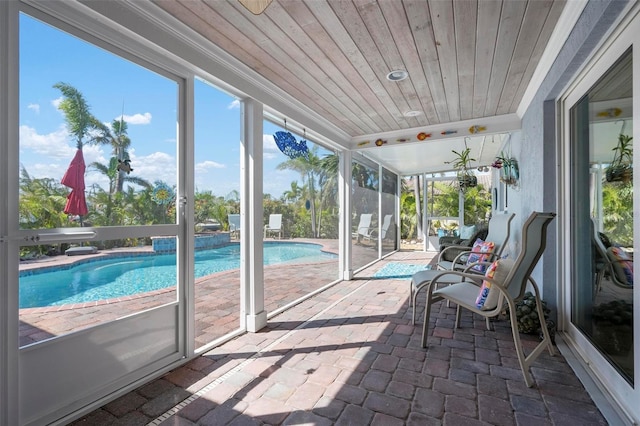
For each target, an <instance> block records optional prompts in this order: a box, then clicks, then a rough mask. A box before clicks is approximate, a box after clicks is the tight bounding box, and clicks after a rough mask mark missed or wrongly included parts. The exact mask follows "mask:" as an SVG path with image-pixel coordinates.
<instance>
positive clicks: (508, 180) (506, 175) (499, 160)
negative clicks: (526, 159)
mask: <svg viewBox="0 0 640 426" xmlns="http://www.w3.org/2000/svg"><path fill="white" fill-rule="evenodd" d="M491 167H493V168H494V169H500V181H501V182H503V183H505V184H507V185H509V186H517V185H518V180H520V168H519V166H518V160H516V159H515V158H513V157H511V156H508V155H505V153H504V152H501V153H500V155H499V156H497V157H496V159H495V160H494V162H493V163H492V164H491Z"/></svg>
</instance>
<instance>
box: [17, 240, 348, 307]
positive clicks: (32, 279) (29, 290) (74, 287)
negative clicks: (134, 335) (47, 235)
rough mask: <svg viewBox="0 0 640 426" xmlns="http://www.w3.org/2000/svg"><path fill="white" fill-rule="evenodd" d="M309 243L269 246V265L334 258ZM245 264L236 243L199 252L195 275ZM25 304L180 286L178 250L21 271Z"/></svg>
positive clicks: (77, 300) (80, 300) (76, 300)
mask: <svg viewBox="0 0 640 426" xmlns="http://www.w3.org/2000/svg"><path fill="white" fill-rule="evenodd" d="M321 248H322V246H320V245H318V244H310V243H272V242H268V243H265V244H264V264H265V265H274V264H278V263H307V262H319V261H323V260H329V259H335V258H337V255H335V254H333V253H327V252H323V251H321ZM239 267H240V246H239V245H238V244H231V245H227V246H224V247H219V248H215V249H210V250H202V251H197V252H196V254H195V277H196V278H200V277H204V276H207V275H211V274H213V273H216V272H222V271H228V270H232V269H238V268H239ZM20 275H21V276H20V291H19V293H20V295H19V297H20V308H21V309H23V308H34V307H41V306H59V305H66V304H71V303H84V302H92V301H96V300H103V299H111V298H116V297H123V296H130V295H133V294H138V293H145V292H148V291H153V290H160V289H163V288H167V287H172V286H175V284H176V255H175V254H161V255H160V254H137V255H126V256H117V257H109V258H97V259H91V260H90V261H86V262H83V261H80V262H78V263H76V264H73V265H69V266H59V267H56V268H54V269H52V268H42V269H39V270H38V269H36V270H31V271H21V273H20Z"/></svg>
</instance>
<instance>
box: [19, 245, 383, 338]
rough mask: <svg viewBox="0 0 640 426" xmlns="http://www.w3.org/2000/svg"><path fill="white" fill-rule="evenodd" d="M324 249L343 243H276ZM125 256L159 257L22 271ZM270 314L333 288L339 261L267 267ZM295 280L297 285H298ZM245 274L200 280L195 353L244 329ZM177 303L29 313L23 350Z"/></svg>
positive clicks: (364, 255) (161, 293) (153, 300)
mask: <svg viewBox="0 0 640 426" xmlns="http://www.w3.org/2000/svg"><path fill="white" fill-rule="evenodd" d="M268 241H281V242H296V243H299V242H306V243H314V244H320V245H322V246H323V250H325V251H328V252H331V253H336V254H337V253H338V241H337V240H308V239H295V240H272V239H268ZM123 253H153V251H152V250H151V248H150V247H148V246H147V247H133V248H124V249H112V250H103V251H100V252H99V253H97V254H93V255H85V256H55V257H51V258H45V259H41V260H38V261H26V262H21V265H20V269H21V270H29V269H34V268H42V267H43V266H60V265H68V264H72V263H74V262H79V261H87V260H91V259H100V258H104V257H109V256H112V255H114V254H115V255H122V254H123ZM373 253H374V251H373V248H372V247H370V246H366V245H354V247H353V255H354V262H355V264H357V265H364V264H366V263H368V262H369V259H370V260H373V256H374V254H373ZM264 271H265V272H264V277H265V309H266V310H267V312H274V311H276V310H278V309H281V308H283V307H284V306H287V305H289V304H291V303H293V302H295V301H296V300H298V299H300V298H302V297H304V296H306V295H308V294H310V293H312V292H314V291H316V290H318V289H320V288H322V287H324V286H326V285H327V284H329V283H332V282H334V281H336V280H337V278H338V259H331V260H327V261H323V262H316V263H305V264H287V265H286V267H283V266H282V265H270V266H265V269H264ZM292 278H293V279H292ZM239 283H240V271H239V270H231V271H224V272H219V273H216V274H212V275H209V276H206V277H201V278H197V279H196V280H195V292H196V295H195V300H196V312H195V315H196V318H195V320H196V321H195V331H196V333H195V334H196V342H195V347H196V348H199V347H201V346H203V345H206V344H207V343H209V342H212V341H214V340H216V339H218V338H221V337H222V336H224V335H226V334H228V333H230V332H232V331H234V330H237V329H239V328H240V318H239V312H240V285H239ZM175 299H176V292H175V289H174V288H169V289H162V290H155V291H152V292H147V293H141V294H136V295H132V296H125V297H119V298H115V299H108V300H100V301H95V302H85V303H78V304H68V305H61V306H51V307H41V308H26V309H21V310H20V329H19V338H20V345H21V346H25V345H29V344H32V343H36V342H39V341H42V340H46V339H49V338H52V337H55V336H59V335H63V334H67V333H70V332H73V331H76V330H80V329H83V328H86V327H90V326H92V325H96V324H100V323H103V322H107V321H112V320H115V319H117V318H122V317H124V316H127V315H131V314H133V313H136V312H141V311H144V310H147V309H150V308H153V307H156V306H161V305H163V304H166V303H171V302H173V301H175Z"/></svg>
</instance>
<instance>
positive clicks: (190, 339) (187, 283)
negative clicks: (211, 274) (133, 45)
mask: <svg viewBox="0 0 640 426" xmlns="http://www.w3.org/2000/svg"><path fill="white" fill-rule="evenodd" d="M181 86H182V92H181V93H182V96H181V97H180V99H181V103H182V105H180V107H179V108H178V110H179V111H182V112H183V113H181V117H180V119H179V123H180V125H179V128H178V132H179V133H178V137H179V138H181V140H182V141H183V142H182V143H179V144H178V147H179V149H178V170H181V171H182V172H181V173H180V175H179V176H178V195H179V200H180V202H179V203H178V204H177V205H178V214H179V215H180V216H179V217H178V218H177V220H178V222H177V223H179V224H180V231H179V234H178V246H177V252H176V253H179V254H180V256H182V259H181V261H180V262H179V263H178V274H179V275H178V276H180V277H182V280H181V282H179V285H180V287H179V288H178V295H179V298H180V300H181V301H184V306H185V309H184V311H183V312H182V318H181V323H180V325H181V328H182V330H184V333H180V336H182V339H184V341H183V342H181V343H182V346H184V348H185V352H186V354H187V355H192V354H193V353H194V352H195V349H196V348H195V339H196V327H195V306H196V303H195V265H194V261H193V260H192V259H194V258H195V235H194V226H193V222H194V207H195V204H194V194H195V187H194V183H193V179H187V176H193V175H194V161H193V158H195V147H194V139H195V138H194V119H193V117H194V115H195V111H194V105H195V103H194V97H195V93H194V92H195V84H194V79H193V78H188V79H186V80H185V84H183V85H181ZM179 259H180V258H179Z"/></svg>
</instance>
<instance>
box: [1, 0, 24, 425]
mask: <svg viewBox="0 0 640 426" xmlns="http://www.w3.org/2000/svg"><path fill="white" fill-rule="evenodd" d="M18 8H19V3H18V2H0V63H2V64H3V65H2V66H1V67H0V93H2V94H3V95H2V96H0V283H2V285H0V425H17V424H19V423H20V419H19V406H20V403H19V398H18V395H19V394H20V392H19V384H18V383H19V378H18V369H19V362H18V359H19V349H18V346H19V341H18V326H19V324H18V315H19V314H18V263H19V259H18V257H19V256H18V252H19V247H20V246H19V243H18V242H17V240H15V239H11V238H9V237H10V236H9V233H10V231H11V232H15V231H16V228H17V226H18V217H17V209H16V208H15V206H17V203H18V179H17V176H18V165H19V161H18V140H19V137H18V111H19V108H18V99H19V95H18V74H19V70H18V68H19V64H18V56H19V55H18V19H19V14H18V12H19V11H18Z"/></svg>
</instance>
